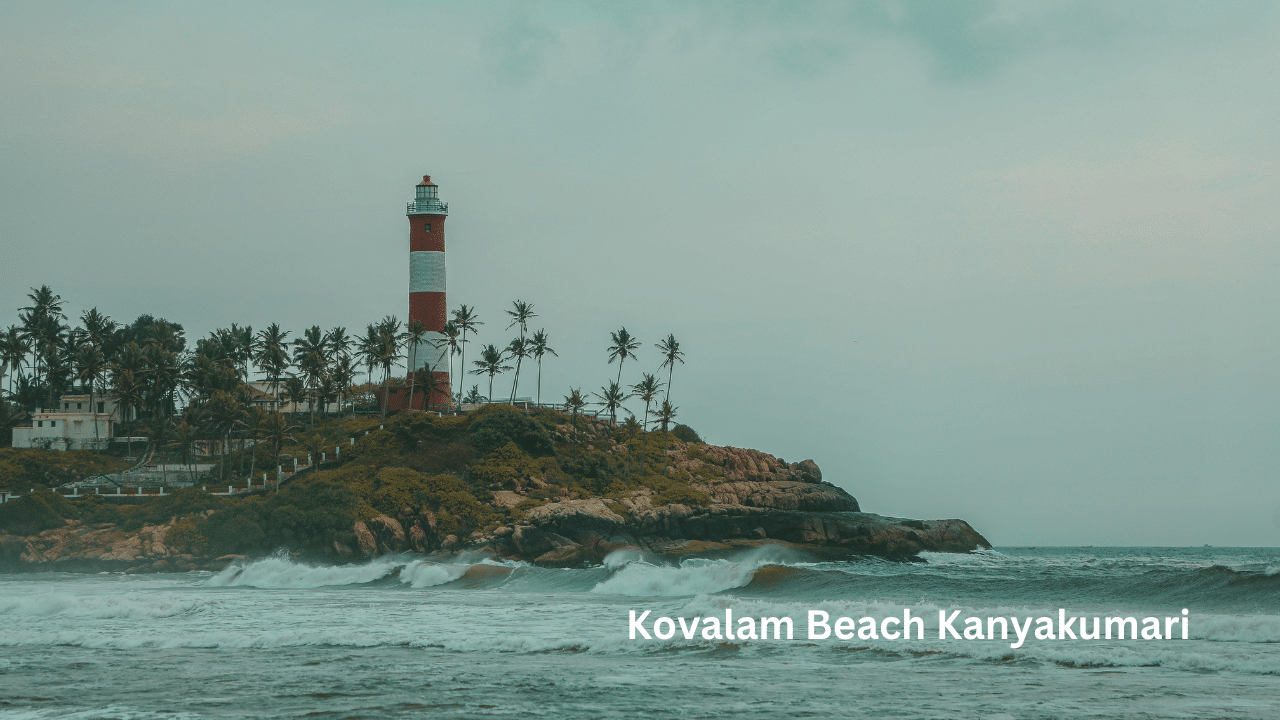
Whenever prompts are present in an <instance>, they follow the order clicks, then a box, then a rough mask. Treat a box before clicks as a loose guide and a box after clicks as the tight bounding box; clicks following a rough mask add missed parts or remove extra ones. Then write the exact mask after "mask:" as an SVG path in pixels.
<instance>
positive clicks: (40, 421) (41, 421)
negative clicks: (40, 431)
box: [36, 420, 44, 427]
mask: <svg viewBox="0 0 1280 720" xmlns="http://www.w3.org/2000/svg"><path fill="white" fill-rule="evenodd" d="M36 427H44V421H43V420H37V421H36Z"/></svg>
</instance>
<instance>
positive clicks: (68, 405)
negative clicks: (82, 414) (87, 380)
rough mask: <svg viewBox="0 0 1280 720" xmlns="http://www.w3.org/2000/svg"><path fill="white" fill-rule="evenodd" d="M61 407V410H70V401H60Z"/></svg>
mask: <svg viewBox="0 0 1280 720" xmlns="http://www.w3.org/2000/svg"><path fill="white" fill-rule="evenodd" d="M62 409H63V410H70V409H71V403H62Z"/></svg>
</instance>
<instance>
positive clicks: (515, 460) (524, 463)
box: [470, 442, 538, 490]
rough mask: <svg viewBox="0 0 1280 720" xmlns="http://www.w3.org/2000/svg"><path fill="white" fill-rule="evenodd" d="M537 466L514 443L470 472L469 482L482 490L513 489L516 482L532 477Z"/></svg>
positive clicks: (473, 467)
mask: <svg viewBox="0 0 1280 720" xmlns="http://www.w3.org/2000/svg"><path fill="white" fill-rule="evenodd" d="M537 470H538V466H537V465H536V464H535V463H534V462H533V458H531V457H529V456H528V455H527V454H525V452H524V451H523V450H521V449H520V448H519V447H517V446H516V444H515V443H514V442H509V443H507V444H506V445H503V446H502V447H500V448H498V449H497V450H495V451H493V452H492V453H490V454H489V455H488V456H487V457H485V459H484V460H482V461H481V462H480V464H478V465H473V466H472V467H471V470H470V478H471V482H473V483H475V485H476V486H478V487H482V488H506V489H508V490H512V489H515V487H516V484H517V483H518V481H520V480H522V479H524V478H526V477H528V476H530V475H533V474H534V473H536V472H537Z"/></svg>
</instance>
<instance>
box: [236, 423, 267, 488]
mask: <svg viewBox="0 0 1280 720" xmlns="http://www.w3.org/2000/svg"><path fill="white" fill-rule="evenodd" d="M270 417H271V413H269V412H267V411H266V410H263V409H262V408H260V407H256V406H255V407H251V408H249V412H248V413H246V414H245V416H244V417H242V418H240V419H239V420H236V424H237V425H239V426H241V427H243V428H244V429H245V434H246V435H247V436H248V438H249V439H250V440H254V441H257V440H259V439H261V437H262V433H263V430H264V429H265V428H266V426H267V420H268V418H270ZM255 445H256V442H255ZM257 462H258V453H257V451H256V450H255V451H253V452H250V453H249V484H251V485H252V484H253V474H254V472H255V471H256V470H257ZM242 469H243V468H242Z"/></svg>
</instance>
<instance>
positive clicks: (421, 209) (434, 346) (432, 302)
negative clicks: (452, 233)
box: [405, 175, 449, 408]
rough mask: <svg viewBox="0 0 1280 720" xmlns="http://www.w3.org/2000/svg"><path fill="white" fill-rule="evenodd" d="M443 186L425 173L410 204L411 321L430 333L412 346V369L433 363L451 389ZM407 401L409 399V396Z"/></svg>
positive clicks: (442, 396)
mask: <svg viewBox="0 0 1280 720" xmlns="http://www.w3.org/2000/svg"><path fill="white" fill-rule="evenodd" d="M439 192H440V188H439V187H438V186H437V185H436V184H435V183H433V182H431V176H430V175H424V176H422V182H420V183H418V187H417V194H416V195H415V196H414V199H413V201H412V202H410V203H409V207H408V211H407V213H406V214H407V215H408V216H409V320H410V322H412V321H414V320H417V321H418V322H420V323H422V324H423V325H424V326H425V327H426V328H427V336H426V338H424V340H423V342H420V343H418V347H416V348H412V347H411V348H408V359H409V361H410V363H411V364H412V367H411V368H410V371H411V372H415V371H417V370H419V369H421V368H424V367H427V366H430V367H431V369H432V371H433V373H432V374H434V375H435V376H436V379H437V380H439V381H440V384H441V385H442V386H443V387H445V388H449V356H448V355H447V353H448V348H446V347H444V345H443V343H441V342H440V341H442V340H444V334H443V331H444V324H445V309H446V306H445V298H444V221H445V218H446V217H448V215H449V205H448V203H443V202H440V197H439ZM405 401H407V398H406V399H405ZM448 402H449V392H448V391H447V390H446V391H444V392H440V393H437V394H436V395H434V396H433V397H432V398H431V404H432V405H434V406H440V405H443V404H446V403H448ZM413 404H414V406H415V407H417V408H422V407H425V405H426V404H427V399H426V398H425V397H423V396H422V394H421V393H418V394H415V397H414V400H413Z"/></svg>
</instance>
